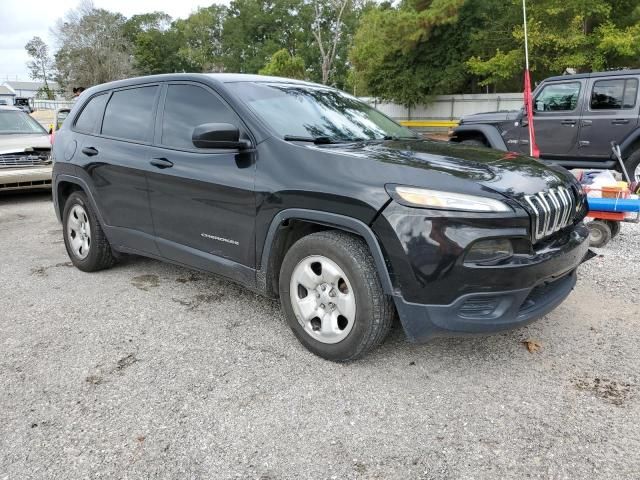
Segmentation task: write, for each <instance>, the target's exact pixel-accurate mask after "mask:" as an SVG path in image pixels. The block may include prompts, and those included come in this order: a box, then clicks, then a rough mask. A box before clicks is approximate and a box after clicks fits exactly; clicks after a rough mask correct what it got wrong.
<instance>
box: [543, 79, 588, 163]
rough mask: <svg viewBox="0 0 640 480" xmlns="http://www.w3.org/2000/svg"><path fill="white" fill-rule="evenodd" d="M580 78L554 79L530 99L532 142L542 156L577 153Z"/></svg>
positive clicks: (563, 155) (561, 155) (552, 156)
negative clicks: (571, 79)
mask: <svg viewBox="0 0 640 480" xmlns="http://www.w3.org/2000/svg"><path fill="white" fill-rule="evenodd" d="M581 90H582V81H569V82H562V83H558V82H554V83H549V84H547V85H545V86H543V87H542V89H541V90H540V92H539V93H538V94H537V95H536V98H535V100H534V105H533V107H534V115H535V118H534V121H535V124H534V125H535V132H536V142H537V144H538V147H539V148H540V156H541V157H542V158H554V157H558V156H559V157H571V156H574V155H575V154H576V152H577V146H578V122H579V121H580V110H581V105H580V101H579V100H580V93H581Z"/></svg>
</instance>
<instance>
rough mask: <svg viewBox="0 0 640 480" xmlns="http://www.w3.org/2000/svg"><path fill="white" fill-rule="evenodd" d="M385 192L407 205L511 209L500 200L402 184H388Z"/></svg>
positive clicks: (485, 210)
mask: <svg viewBox="0 0 640 480" xmlns="http://www.w3.org/2000/svg"><path fill="white" fill-rule="evenodd" d="M387 192H388V193H389V195H391V197H392V198H393V199H394V200H396V201H397V202H399V203H402V204H403V205H407V206H409V207H419V208H435V209H438V210H460V211H463V212H486V213H500V212H510V211H511V207H509V206H508V205H507V204H506V203H504V202H501V201H500V200H495V199H493V198H488V197H481V196H477V195H467V194H465V193H453V192H444V191H441V190H431V189H426V188H418V187H409V186H404V185H388V186H387Z"/></svg>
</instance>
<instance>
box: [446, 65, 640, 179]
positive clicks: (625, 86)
mask: <svg viewBox="0 0 640 480" xmlns="http://www.w3.org/2000/svg"><path fill="white" fill-rule="evenodd" d="M639 79H640V70H623V71H618V72H603V73H584V74H577V75H564V76H561V77H551V78H547V79H546V80H544V81H543V82H542V83H541V84H540V85H538V87H537V88H536V89H535V91H534V93H533V98H534V105H533V108H534V115H535V130H536V141H537V143H538V147H539V148H540V154H541V155H540V156H541V158H542V159H543V160H545V161H547V162H549V163H554V164H557V165H561V166H563V167H566V168H610V169H615V168H618V165H617V161H616V159H615V157H613V155H612V151H611V142H612V141H615V142H617V143H618V144H619V145H620V149H621V151H622V158H623V159H624V160H625V166H626V168H627V171H628V172H629V175H630V176H631V177H632V178H633V177H635V180H636V181H640V122H639V116H640V102H638V81H639ZM527 126H528V122H527V115H526V113H525V111H524V109H521V110H519V111H509V112H504V111H503V112H493V113H479V114H476V115H468V116H465V117H463V118H462V119H461V121H460V125H459V126H458V127H457V128H456V129H454V130H453V132H452V136H451V141H453V142H459V143H465V144H471V145H478V146H486V147H491V148H495V149H498V150H504V151H512V152H519V153H524V154H528V153H529V132H528V128H527Z"/></svg>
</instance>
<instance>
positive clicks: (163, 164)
mask: <svg viewBox="0 0 640 480" xmlns="http://www.w3.org/2000/svg"><path fill="white" fill-rule="evenodd" d="M150 163H151V165H153V166H154V167H158V168H171V167H173V162H171V161H169V160H167V159H166V158H153V159H152V160H151V162H150Z"/></svg>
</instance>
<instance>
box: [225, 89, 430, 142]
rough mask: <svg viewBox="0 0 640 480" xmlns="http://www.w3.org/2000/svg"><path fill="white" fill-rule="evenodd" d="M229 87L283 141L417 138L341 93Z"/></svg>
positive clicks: (318, 90) (327, 90)
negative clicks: (300, 139) (323, 138)
mask: <svg viewBox="0 0 640 480" xmlns="http://www.w3.org/2000/svg"><path fill="white" fill-rule="evenodd" d="M227 87H228V88H230V89H231V90H233V91H234V92H235V93H236V94H237V95H238V97H239V98H241V99H242V100H243V101H244V102H245V103H246V104H247V105H248V106H249V107H250V108H251V109H252V110H253V111H254V112H255V113H256V114H257V115H258V116H259V117H261V118H262V120H263V121H264V123H265V124H267V125H269V126H270V127H272V128H273V129H274V130H275V131H276V133H277V134H279V135H280V136H282V137H287V136H290V137H310V138H318V137H326V138H328V139H329V140H331V141H334V142H341V141H343V142H348V141H354V140H381V139H384V138H396V137H398V138H400V137H402V138H404V137H409V138H417V136H416V134H415V133H413V132H412V131H411V130H409V129H408V128H406V127H403V126H401V125H399V124H397V123H396V122H394V121H393V120H391V119H390V118H388V117H386V116H385V115H384V114H382V113H381V112H379V111H377V110H376V109H375V108H373V107H370V106H369V105H367V104H366V103H363V102H361V101H360V100H358V99H357V98H355V97H352V96H350V95H347V94H346V93H343V92H340V91H338V90H333V89H330V88H323V87H313V86H307V85H296V84H278V83H274V84H270V83H252V82H238V83H228V84H227Z"/></svg>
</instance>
